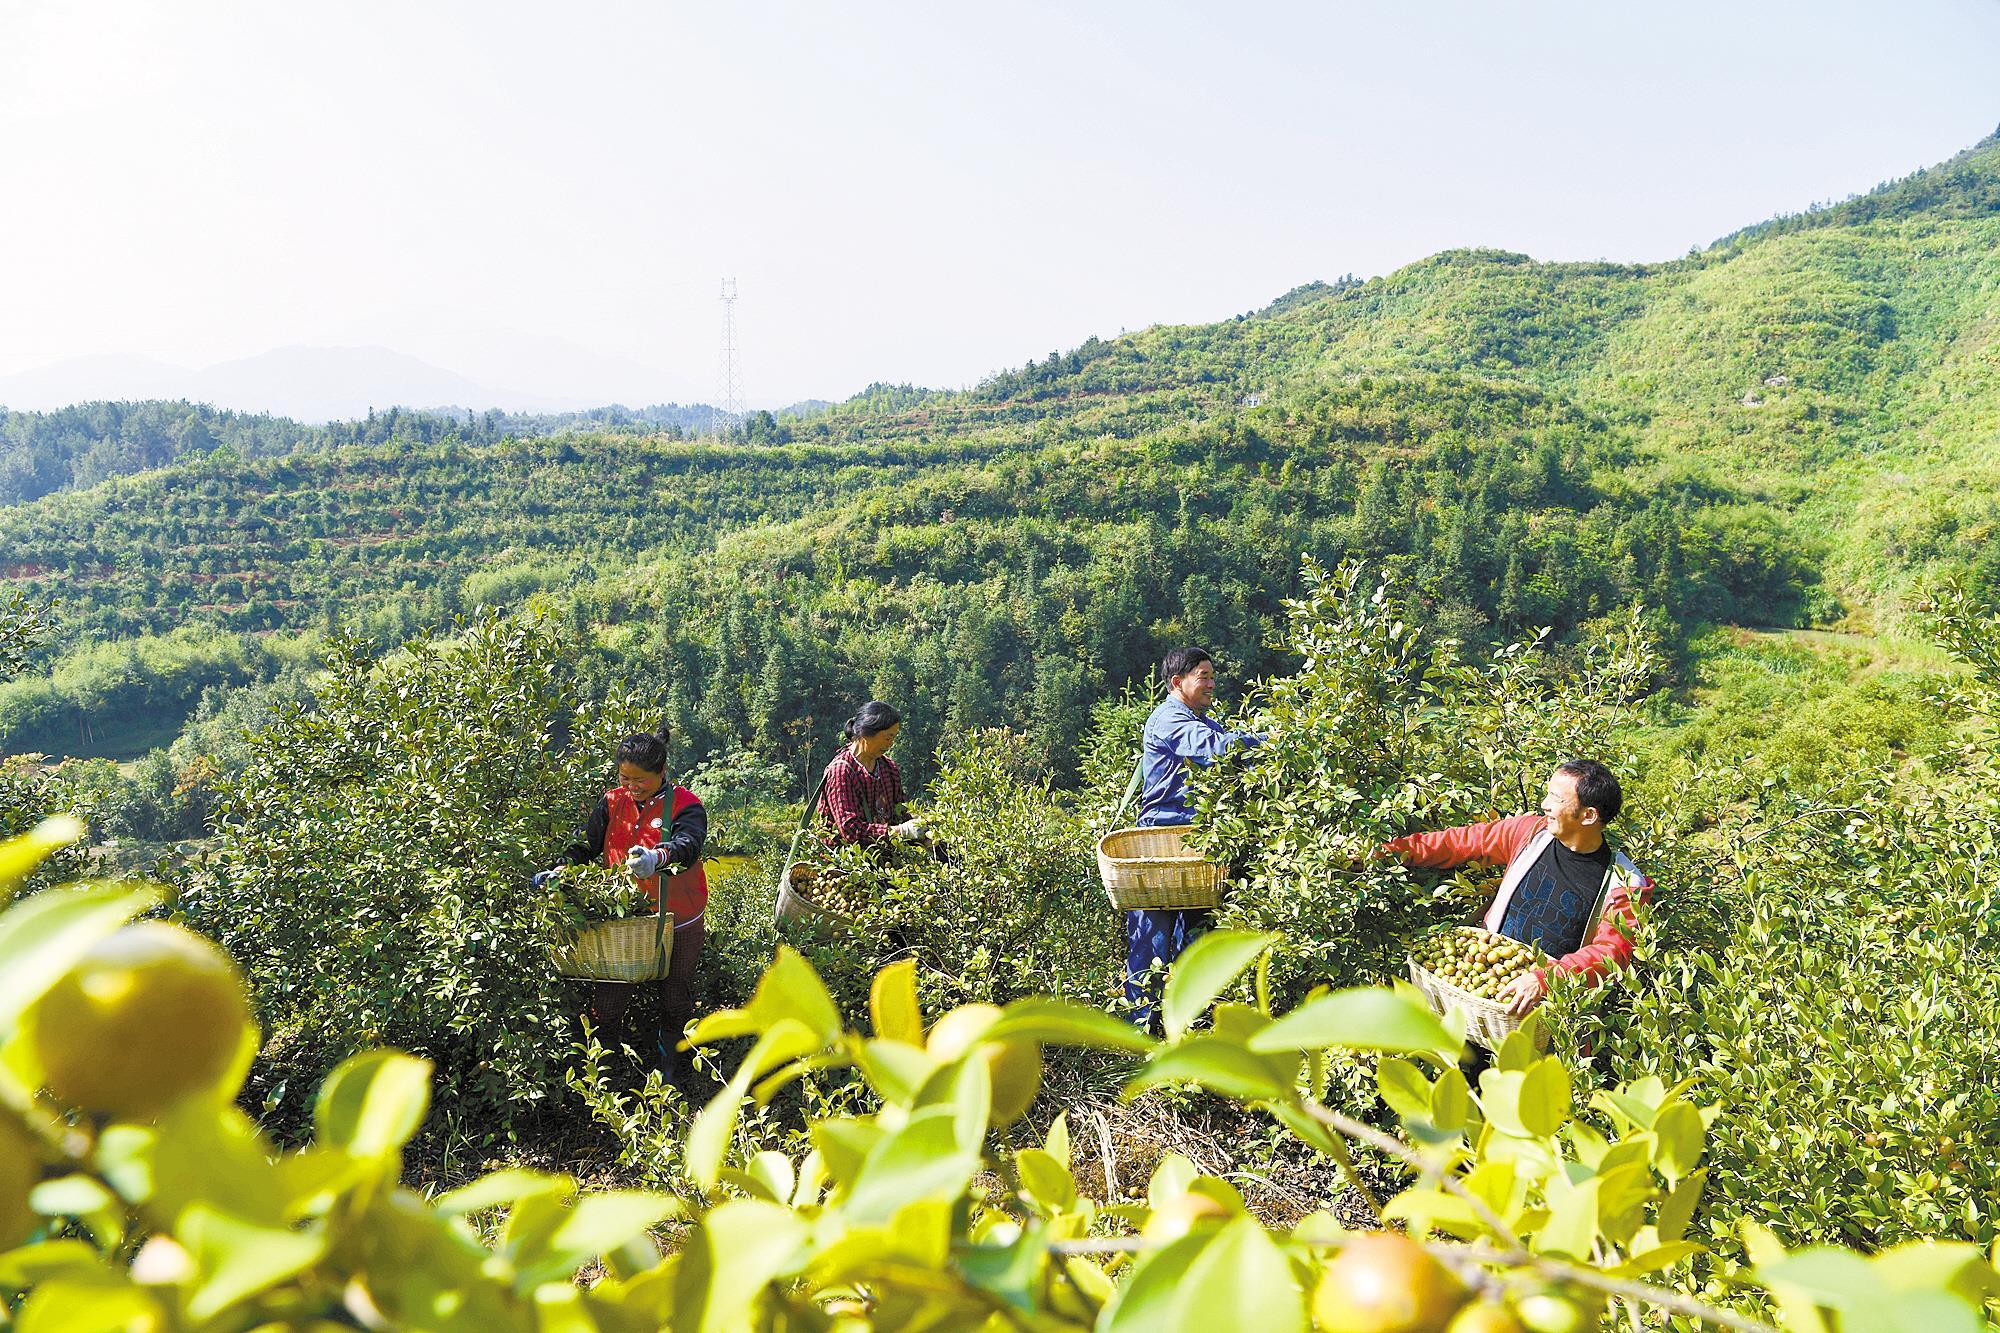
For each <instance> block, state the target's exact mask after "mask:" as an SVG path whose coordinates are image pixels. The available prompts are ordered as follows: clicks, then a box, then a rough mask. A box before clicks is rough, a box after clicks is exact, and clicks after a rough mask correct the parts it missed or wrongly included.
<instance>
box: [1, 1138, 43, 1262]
mask: <svg viewBox="0 0 2000 1333" xmlns="http://www.w3.org/2000/svg"><path fill="white" fill-rule="evenodd" d="M41 1178H42V1165H41V1153H40V1151H39V1150H38V1149H37V1148H36V1146H35V1140H34V1139H33V1138H32V1137H31V1136H30V1135H29V1133H28V1131H27V1130H26V1129H25V1128H23V1127H22V1126H21V1125H20V1124H19V1123H17V1122H16V1121H15V1119H14V1113H13V1112H11V1111H0V1250H10V1249H12V1248H13V1247H14V1246H16V1245H18V1244H20V1242H21V1241H22V1240H23V1239H25V1238H26V1236H27V1234H28V1231H29V1229H30V1228H32V1227H33V1226H34V1222H35V1215H34V1213H33V1212H31V1211H30V1210H29V1208H28V1194H29V1192H30V1191H32V1190H33V1189H34V1188H35V1183H36V1182H37V1181H39V1180H40V1179H41Z"/></svg>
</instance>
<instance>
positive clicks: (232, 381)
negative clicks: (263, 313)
mask: <svg viewBox="0 0 2000 1333" xmlns="http://www.w3.org/2000/svg"><path fill="white" fill-rule="evenodd" d="M516 341H520V340H516ZM529 341H531V342H532V343H533V345H532V346H524V347H520V348H511V349H510V350H511V351H513V352H514V355H513V356H511V357H507V358H504V359H503V360H504V361H512V362H523V361H530V362H532V363H533V364H535V365H537V366H540V367H542V368H543V370H544V371H545V372H547V371H548V369H549V367H550V366H555V367H557V368H559V369H560V371H561V372H562V373H561V374H560V376H555V375H552V374H551V375H548V376H547V377H549V378H560V379H562V381H563V382H565V383H569V384H577V385H581V386H585V387H586V388H587V389H588V390H589V391H590V392H589V393H588V394H586V395H584V396H571V395H566V394H556V393H546V392H542V391H540V390H538V389H533V388H517V387H509V386H508V385H506V384H503V383H496V382H490V379H491V377H488V378H485V379H482V378H475V377H473V376H471V375H466V374H461V373H460V372H458V371H455V370H450V369H446V368H445V367H443V366H439V365H435V364H433V363H432V362H429V361H426V360H423V359H421V358H419V357H415V356H411V355H409V354H408V353H406V352H399V351H396V350H393V349H391V348H387V347H379V346H363V347H280V348H276V349H273V350H272V351H268V352H262V353H259V354H258V355H256V356H248V357H241V358H239V359H237V360H233V361H224V362H220V363H219V364H216V365H212V366H205V367H202V368H199V369H196V368H191V367H188V366H179V365H174V364H172V363H170V362H166V361H162V360H159V359H156V358H154V357H148V356H128V355H106V356H81V357H71V358H68V359H65V360H61V361H55V362H51V363H49V364H47V365H41V366H36V367H33V368H31V369H28V370H22V371H17V372H15V373H13V374H8V375H0V407H8V408H12V409H14V410H16V411H49V410H53V409H56V408H62V407H68V406H70V405H71V404H74V403H85V402H101V401H107V400H109V401H127V402H131V401H140V400H147V399H185V400H186V401H188V402H195V403H209V404H212V405H213V406H216V407H221V408H228V409H232V410H235V411H240V412H260V413H272V414H275V415H278V416H284V417H290V418H291V419H293V420H295V421H305V422H325V421H341V420H353V419H357V418H362V417H366V416H367V415H368V413H369V412H370V411H371V410H374V411H381V410H386V409H388V408H391V407H408V408H420V409H439V408H461V409H468V410H472V411H485V410H488V409H497V410H499V411H502V412H573V411H579V410H582V409H585V408H591V407H601V406H603V405H605V404H607V403H612V402H628V403H654V402H667V401H685V400H686V399H688V398H691V397H694V396H696V395H695V392H691V391H690V386H689V385H687V384H686V383H685V382H684V381H682V380H679V379H676V378H675V377H671V376H668V375H664V374H662V373H660V372H658V371H655V370H652V369H650V368H649V367H646V366H643V365H640V364H639V363H637V362H633V361H626V360H622V359H619V358H611V357H603V356H599V355H598V354H595V353H592V352H588V351H586V350H585V349H583V348H580V347H576V346H575V345H574V344H570V343H565V342H562V341H561V340H559V339H535V340H529Z"/></svg>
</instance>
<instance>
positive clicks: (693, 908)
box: [537, 726, 708, 1077]
mask: <svg viewBox="0 0 2000 1333" xmlns="http://www.w3.org/2000/svg"><path fill="white" fill-rule="evenodd" d="M613 758H614V759H615V760H616V762H617V765H618V785H617V786H615V787H613V788H612V789H611V790H610V791H607V792H605V793H604V798H603V799H602V800H600V801H599V802H598V803H597V806H596V808H595V809H593V810H592V811H591V812H590V818H589V819H588V820H587V821H585V823H584V826H583V834H582V837H581V838H580V839H579V840H578V841H577V842H575V843H573V844H571V846H570V848H569V850H568V851H566V852H564V853H563V861H564V863H565V864H568V865H582V864H583V863H584V862H586V861H596V860H599V859H602V860H603V862H604V864H605V865H607V866H619V865H625V864H627V863H630V865H631V867H632V873H633V876H634V877H635V878H636V879H637V880H638V881H639V887H640V888H641V889H644V890H645V892H646V896H647V897H649V898H651V899H652V900H653V905H654V907H655V908H656V909H657V908H658V907H659V906H661V904H662V902H663V901H664V905H665V907H666V910H667V911H669V912H672V913H673V914H674V947H673V953H672V956H671V957H670V958H669V960H668V962H667V975H666V979H665V980H663V981H650V982H639V983H636V984H633V985H627V984H626V983H623V982H617V981H599V982H594V983H593V984H592V986H591V996H590V1015H591V1018H592V1020H593V1021H594V1023H595V1025H596V1026H597V1028H598V1031H599V1032H600V1033H602V1034H604V1035H606V1036H607V1037H609V1038H610V1039H612V1040H616V1039H617V1033H618V1031H619V1030H620V1029H622V1028H623V1027H624V1023H625V1012H626V1009H627V1007H628V1006H629V1005H630V1003H631V1001H632V999H633V998H634V996H633V992H634V991H637V992H639V996H638V998H639V999H640V1001H641V1008H640V1015H641V1017H640V1018H639V1019H638V1022H637V1024H636V1026H637V1027H638V1029H639V1031H638V1033H637V1036H638V1040H637V1041H635V1042H634V1043H633V1045H634V1047H636V1048H637V1049H638V1050H639V1051H640V1052H641V1053H642V1054H644V1055H645V1056H646V1058H647V1059H648V1060H649V1061H650V1062H651V1063H652V1064H653V1065H654V1067H655V1068H657V1069H659V1070H660V1072H661V1073H663V1074H665V1075H667V1076H668V1077H672V1076H673V1072H674V1070H675V1068H676V1065H677V1063H678V1061H677V1059H676V1055H675V1050H674V1048H675V1046H677V1045H678V1044H679V1043H680V1040H681V1034H682V1032H683V1030H684V1029H685V1028H686V1027H687V1023H688V1020H689V1019H690V1018H692V1017H694V973H695V967H696V966H697V965H698V964H699V963H700V962H701V945H702V938H703V934H704V931H703V927H702V914H703V912H704V910H705V909H706V908H707V906H708V876H707V875H705V874H704V873H702V868H701V845H702V843H703V841H705V840H706V839H707V837H708V812H707V811H706V810H703V809H702V807H701V799H700V798H699V797H697V796H696V795H695V794H694V793H693V792H691V791H689V790H688V789H687V788H686V787H679V786H675V787H669V786H668V785H667V780H666V777H667V728H666V727H665V726H662V727H661V728H660V730H659V734H657V735H653V736H627V737H626V738H625V739H624V740H622V741H620V742H619V743H618V749H617V751H616V753H615V754H614V755H613ZM537 878H538V879H539V878H540V877H539V876H538V877H537ZM649 1010H650V1011H651V1013H652V1015H653V1022H652V1024H648V1023H647V1022H646V1019H645V1017H644V1015H645V1014H646V1013H647V1011H649ZM649 1026H650V1027H652V1028H653V1030H652V1031H647V1028H648V1027H649Z"/></svg>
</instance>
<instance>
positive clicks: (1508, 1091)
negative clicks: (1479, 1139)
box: [1479, 1069, 1536, 1139]
mask: <svg viewBox="0 0 2000 1333" xmlns="http://www.w3.org/2000/svg"><path fill="white" fill-rule="evenodd" d="M1527 1079H1528V1076H1527V1075H1526V1074H1524V1073H1522V1072H1521V1071H1520V1070H1518V1069H1509V1070H1505V1071H1502V1070H1498V1069H1487V1070H1482V1071H1481V1072H1480V1075H1479V1109H1480V1110H1481V1111H1482V1112H1484V1113H1485V1116H1486V1123H1487V1124H1489V1125H1491V1126H1493V1128H1495V1129H1497V1130H1499V1131H1500V1132H1501V1133H1502V1134H1511V1135H1513V1136H1514V1137H1515V1138H1521V1139H1531V1138H1534V1137H1536V1135H1535V1133H1534V1132H1533V1131H1532V1130H1530V1129H1529V1128H1528V1127H1527V1126H1526V1125H1525V1124H1523V1123H1522V1122H1521V1085H1522V1084H1523V1083H1525V1082H1527Z"/></svg>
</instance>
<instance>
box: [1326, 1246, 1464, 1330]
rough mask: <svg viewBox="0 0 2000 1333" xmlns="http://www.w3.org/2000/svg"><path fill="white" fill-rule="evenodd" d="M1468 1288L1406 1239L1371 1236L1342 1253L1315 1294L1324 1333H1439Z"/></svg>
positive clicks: (1336, 1257)
mask: <svg viewBox="0 0 2000 1333" xmlns="http://www.w3.org/2000/svg"><path fill="white" fill-rule="evenodd" d="M1466 1294H1467V1293H1466V1290H1465V1287H1464V1284H1462V1283H1461V1282H1459V1280H1458V1279H1457V1278H1455V1277H1453V1276H1452V1275H1451V1273H1450V1272H1448V1271H1447V1270H1446V1269H1445V1266H1444V1265H1443V1264H1441V1263H1439V1262H1438V1261H1437V1260H1436V1259H1433V1258H1432V1257H1431V1255H1430V1252H1429V1251H1427V1250H1425V1249H1424V1247H1423V1246H1421V1245H1419V1244H1417V1243H1416V1242H1415V1241H1413V1240H1411V1239H1410V1238H1409V1237H1408V1236H1401V1235H1397V1234H1395V1233H1394V1232H1388V1231H1370V1232H1365V1233H1363V1234H1362V1235H1359V1236H1356V1237H1355V1238H1354V1239H1352V1240H1350V1241H1348V1242H1347V1244H1346V1245H1345V1246H1343V1247H1342V1248H1341V1251H1340V1253H1339V1254H1338V1255H1337V1256H1335V1258H1334V1260H1333V1262H1332V1263H1330V1264H1328V1265H1327V1266H1326V1272H1325V1273H1323V1274H1322V1275H1321V1276H1320V1280H1319V1286H1318V1287H1317V1288H1316V1289H1315V1290H1314V1292H1313V1322H1314V1323H1315V1324H1317V1325H1318V1326H1319V1327H1320V1328H1321V1329H1323V1330H1325V1333H1441V1330H1442V1329H1443V1328H1444V1326H1445V1324H1446V1323H1447V1322H1449V1321H1450V1319H1451V1317H1452V1315H1453V1314H1454V1313H1455V1312H1456V1311H1457V1310H1458V1307H1459V1306H1461V1305H1463V1304H1465V1298H1466Z"/></svg>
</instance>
